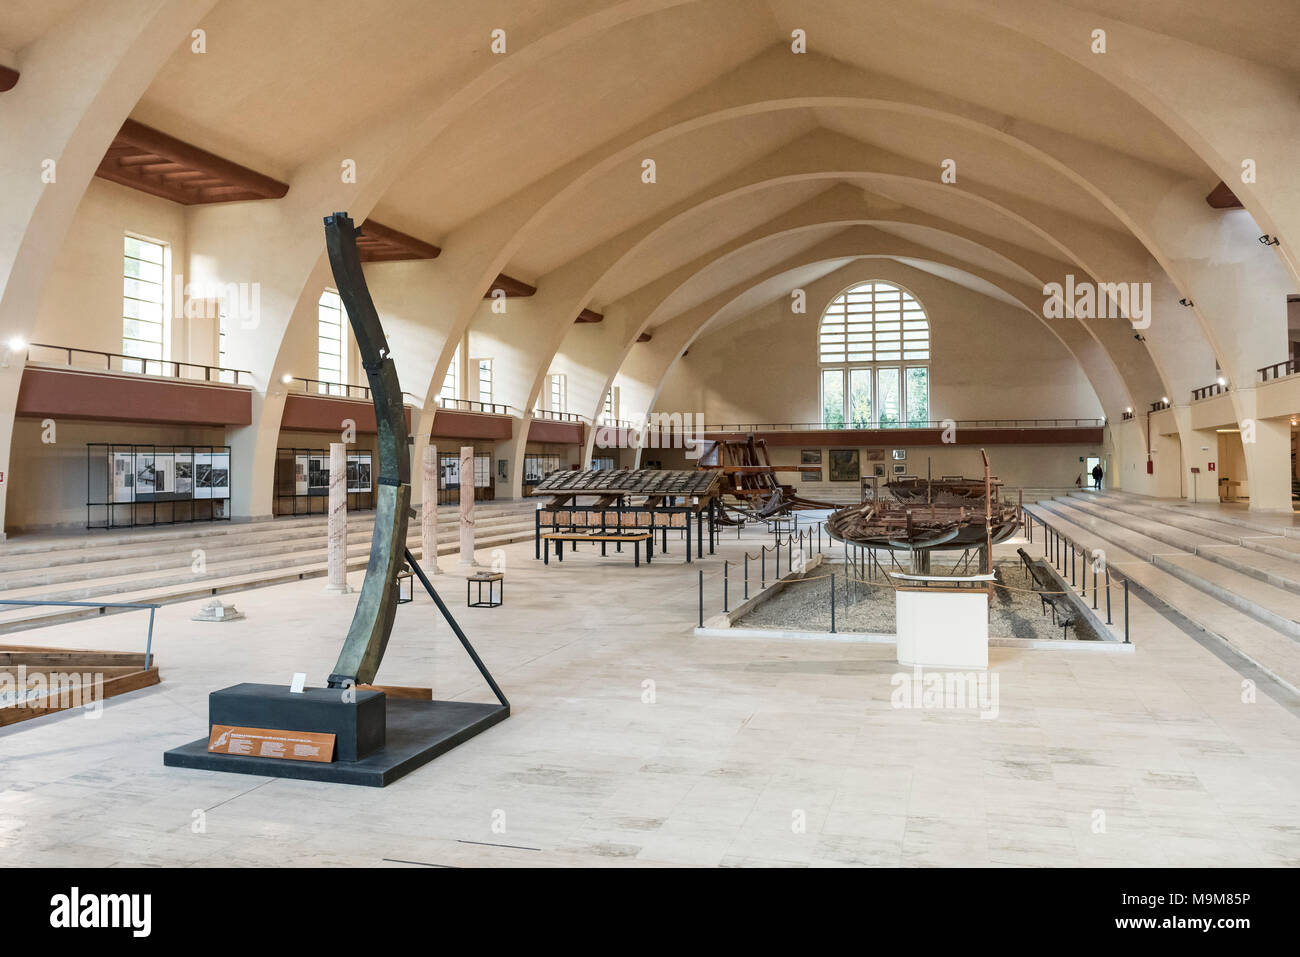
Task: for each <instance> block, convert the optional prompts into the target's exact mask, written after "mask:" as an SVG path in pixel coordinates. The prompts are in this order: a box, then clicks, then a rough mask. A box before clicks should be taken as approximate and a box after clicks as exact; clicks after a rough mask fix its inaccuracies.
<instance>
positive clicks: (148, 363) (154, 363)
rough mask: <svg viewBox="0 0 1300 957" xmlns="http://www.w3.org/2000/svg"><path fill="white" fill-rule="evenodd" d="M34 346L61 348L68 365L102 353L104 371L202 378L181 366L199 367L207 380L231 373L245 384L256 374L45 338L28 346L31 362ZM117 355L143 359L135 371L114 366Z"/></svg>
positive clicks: (236, 382) (128, 359) (218, 379)
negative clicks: (244, 378) (51, 341)
mask: <svg viewBox="0 0 1300 957" xmlns="http://www.w3.org/2000/svg"><path fill="white" fill-rule="evenodd" d="M33 349H54V350H56V351H58V352H63V353H66V358H67V361H66V363H65V364H66V365H68V366H71V365H72V364H73V363H72V356H73V354H74V353H75V354H77V355H87V356H100V357H101V358H103V359H104V371H106V372H121V373H124V374H126V375H160V376H169V377H171V378H176V379H197V378H199V377H198V376H192V375H184V374H182V371H181V370H183V369H199V370H202V372H203V375H202V379H203V381H204V382H218V383H222V384H232V383H231V382H228V381H227V380H226V379H225V378H223V376H229V377H230V379H231V380H233V384H234V385H243V384H244V383H243V382H242V381H241V379H240V376H248V378H249V379H252V377H253V373H251V372H249V371H248V370H247V369H228V368H226V367H225V366H210V365H204V364H203V363H201V362H179V361H177V360H175V359H145V358H142V357H140V356H128V355H125V354H123V353H121V352H104V351H103V350H102V349H81V348H78V347H77V346H55V345H50V344H49V343H45V342H33V343H31V344H30V345H28V346H27V360H28V361H29V362H30V361H32V353H31V350H33ZM114 359H119V360H121V365H123V366H125V363H127V362H138V363H140V371H139V372H134V371H132V370H130V369H127V368H125V367H123V368H118V369H114V368H113V360H114ZM35 361H37V362H40V361H42V360H40V359H37V360H35ZM169 367H170V368H171V370H172V371H171V372H166V371H163V370H166V369H167V368H169ZM151 368H157V369H159V370H160V371H158V372H151V371H150V369H151ZM214 372H215V373H216V374H217V375H216V377H215V378H214V377H213V373H214Z"/></svg>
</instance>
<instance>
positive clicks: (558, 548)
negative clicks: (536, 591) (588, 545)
mask: <svg viewBox="0 0 1300 957" xmlns="http://www.w3.org/2000/svg"><path fill="white" fill-rule="evenodd" d="M542 538H544V539H546V540H547V541H551V542H555V557H556V558H557V559H558V560H559V561H564V543H565V542H573V547H574V549H575V550H576V549H577V547H578V542H600V554H601V555H602V556H603V555H605V554H607V552H606V548H607V547H608V545H609V543H610V542H614V543H615V544H616V545H617V546H618V550H619V551H620V552H621V551H622V550H623V543H624V542H631V543H632V556H633V561H634V563H635V565H636V566H637V567H638V568H640V567H641V543H642V542H644V543H645V563H646V564H647V565H649V564H650V560H651V557H652V556H653V554H654V535H652V534H651V533H650V532H612V533H607V532H596V533H595V534H587V533H582V532H547V533H546V534H545V535H543V536H542ZM542 561H543V562H544V563H545V564H547V565H549V564H550V563H551V550H550V548H543V549H542Z"/></svg>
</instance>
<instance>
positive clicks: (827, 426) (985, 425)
mask: <svg viewBox="0 0 1300 957" xmlns="http://www.w3.org/2000/svg"><path fill="white" fill-rule="evenodd" d="M651 424H652V425H653V424H656V423H654V422H651ZM1105 424H1106V420H1105V419H1104V418H1100V419H1096V418H1091V419H1090V418H1059V419H942V420H939V421H934V420H926V421H924V422H922V421H911V422H898V423H886V424H874V425H854V424H853V423H836V422H747V423H717V424H712V425H710V424H708V423H706V424H705V425H704V431H705V432H848V431H858V432H879V431H888V432H893V431H903V430H907V429H946V428H950V427H956V428H968V429H971V428H977V429H1033V428H1098V427H1100V426H1103V425H1105Z"/></svg>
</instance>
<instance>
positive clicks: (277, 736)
mask: <svg viewBox="0 0 1300 957" xmlns="http://www.w3.org/2000/svg"><path fill="white" fill-rule="evenodd" d="M208 751H209V752H211V753H213V754H234V755H242V756H244V757H249V758H282V759H284V760H287V761H320V762H324V763H328V762H330V761H333V760H334V735H332V734H321V733H318V732H315V731H277V730H275V729H272V728H236V727H232V726H231V725H228V724H214V725H213V726H212V730H211V732H209V735H208Z"/></svg>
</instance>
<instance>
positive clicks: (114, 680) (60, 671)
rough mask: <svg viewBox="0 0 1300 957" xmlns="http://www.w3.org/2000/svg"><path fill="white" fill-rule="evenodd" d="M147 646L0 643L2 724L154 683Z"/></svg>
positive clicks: (155, 674) (155, 671) (155, 672)
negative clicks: (123, 648)
mask: <svg viewBox="0 0 1300 957" xmlns="http://www.w3.org/2000/svg"><path fill="white" fill-rule="evenodd" d="M149 657H150V656H148V655H147V654H146V652H143V651H140V652H133V651H90V650H87V649H82V648H47V647H40V646H35V645H0V727H5V726H7V725H11V724H18V723H19V722H21V721H26V720H28V719H29V718H39V717H41V716H42V715H47V714H55V713H57V712H59V711H67V710H69V709H71V708H77V707H86V706H87V705H90V704H92V703H94V702H96V701H103V700H104V699H106V698H113V697H116V696H117V695H120V694H126V693H127V692H128V691H138V690H139V689H140V688H147V687H149V686H150V685H156V684H158V682H159V681H160V680H161V678H160V676H159V674H158V665H157V664H156V663H155V662H154V661H150V660H148V658H149Z"/></svg>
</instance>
